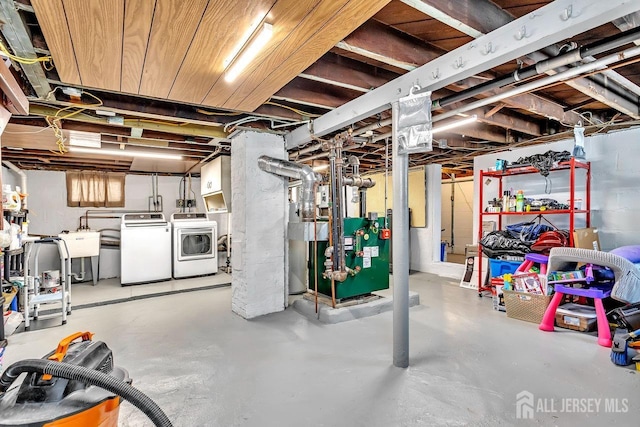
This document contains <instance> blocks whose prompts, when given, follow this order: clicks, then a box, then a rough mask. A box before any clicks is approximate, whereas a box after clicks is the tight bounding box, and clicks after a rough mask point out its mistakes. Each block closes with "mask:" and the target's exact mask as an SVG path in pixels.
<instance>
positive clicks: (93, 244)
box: [58, 230, 100, 258]
mask: <svg viewBox="0 0 640 427" xmlns="http://www.w3.org/2000/svg"><path fill="white" fill-rule="evenodd" d="M58 237H60V238H61V239H62V240H64V241H65V242H66V243H67V248H68V249H69V257H70V258H82V257H93V256H99V255H100V232H99V231H91V230H86V231H74V232H71V233H61V234H58Z"/></svg>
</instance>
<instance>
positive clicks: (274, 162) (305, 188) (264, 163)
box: [258, 156, 322, 221]
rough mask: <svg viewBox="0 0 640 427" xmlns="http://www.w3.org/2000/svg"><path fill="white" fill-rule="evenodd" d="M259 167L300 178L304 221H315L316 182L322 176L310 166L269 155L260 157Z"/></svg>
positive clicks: (320, 179)
mask: <svg viewBox="0 0 640 427" xmlns="http://www.w3.org/2000/svg"><path fill="white" fill-rule="evenodd" d="M258 167H259V168H260V169H262V170H263V171H265V172H269V173H272V174H274V175H278V176H284V177H287V178H294V179H299V180H301V181H302V194H301V199H302V202H301V204H300V205H301V207H300V214H301V217H302V221H313V217H314V216H315V209H314V200H315V192H314V184H315V183H316V182H320V181H322V177H321V176H320V175H318V174H316V173H315V172H314V171H313V169H311V167H310V166H307V165H302V164H299V163H295V162H290V161H288V160H283V159H274V158H273V157H269V156H261V157H260V158H259V159H258Z"/></svg>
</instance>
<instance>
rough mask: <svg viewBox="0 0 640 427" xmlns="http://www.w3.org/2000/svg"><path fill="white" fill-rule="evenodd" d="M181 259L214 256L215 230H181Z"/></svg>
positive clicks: (179, 258)
mask: <svg viewBox="0 0 640 427" xmlns="http://www.w3.org/2000/svg"><path fill="white" fill-rule="evenodd" d="M179 237H180V247H179V251H180V255H179V257H178V260H179V261H187V260H190V259H203V258H214V257H215V255H214V251H213V245H214V241H213V230H181V231H180V233H179Z"/></svg>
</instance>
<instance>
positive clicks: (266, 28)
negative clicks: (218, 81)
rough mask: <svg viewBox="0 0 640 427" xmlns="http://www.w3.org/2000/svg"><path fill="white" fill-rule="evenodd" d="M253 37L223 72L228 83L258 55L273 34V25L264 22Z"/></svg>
mask: <svg viewBox="0 0 640 427" xmlns="http://www.w3.org/2000/svg"><path fill="white" fill-rule="evenodd" d="M258 31H259V32H258V33H257V34H256V36H255V37H253V39H251V41H250V42H249V44H248V45H247V46H246V47H245V49H244V50H243V51H242V52H241V53H240V55H238V56H237V57H236V58H235V59H234V60H233V61H232V62H231V67H230V68H229V69H228V70H227V72H226V73H225V76H224V79H225V81H227V82H228V83H231V82H232V81H234V80H235V79H236V78H237V77H238V76H239V75H240V73H241V72H242V71H243V70H244V69H245V68H247V65H249V63H250V62H251V61H252V60H253V59H254V58H255V57H256V56H257V55H258V53H259V52H260V51H261V50H262V48H264V46H265V45H266V44H267V42H268V41H269V39H271V36H272V35H273V25H271V24H268V23H266V22H265V23H264V24H262V28H260V29H259V30H258Z"/></svg>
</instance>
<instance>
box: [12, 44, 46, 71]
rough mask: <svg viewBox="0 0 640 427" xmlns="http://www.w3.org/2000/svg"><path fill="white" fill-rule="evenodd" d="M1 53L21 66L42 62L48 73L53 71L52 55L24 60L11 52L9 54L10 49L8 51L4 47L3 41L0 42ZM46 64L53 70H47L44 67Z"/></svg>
mask: <svg viewBox="0 0 640 427" xmlns="http://www.w3.org/2000/svg"><path fill="white" fill-rule="evenodd" d="M0 52H2V53H3V54H4V55H6V56H7V57H8V58H9V59H11V60H12V61H15V62H18V63H20V64H25V65H33V64H37V63H38V62H42V63H43V66H44V67H45V69H46V70H47V71H50V70H52V69H53V58H52V57H51V56H50V55H47V56H39V57H36V58H24V57H22V56H17V55H14V54H12V53H11V52H9V49H7V47H6V46H5V45H4V43H3V42H2V41H0ZM45 63H50V64H51V68H47V66H46V65H44V64H45Z"/></svg>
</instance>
